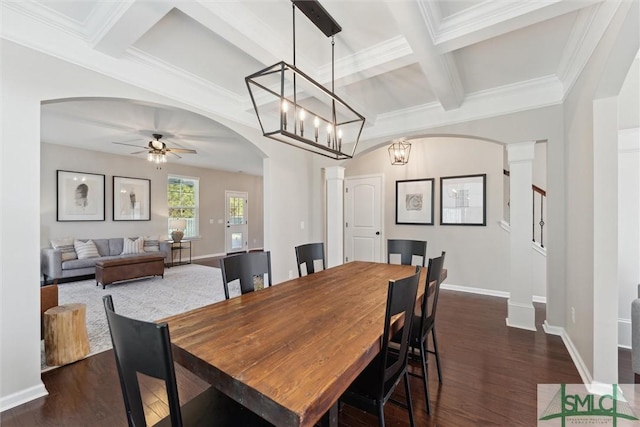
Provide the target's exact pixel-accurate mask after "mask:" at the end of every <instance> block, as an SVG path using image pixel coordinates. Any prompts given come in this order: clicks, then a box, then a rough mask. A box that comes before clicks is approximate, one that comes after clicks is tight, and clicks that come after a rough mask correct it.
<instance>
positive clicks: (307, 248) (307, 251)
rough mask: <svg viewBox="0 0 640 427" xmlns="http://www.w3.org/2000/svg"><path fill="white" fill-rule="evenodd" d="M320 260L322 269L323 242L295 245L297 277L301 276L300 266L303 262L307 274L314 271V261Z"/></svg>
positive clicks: (323, 267) (323, 266)
mask: <svg viewBox="0 0 640 427" xmlns="http://www.w3.org/2000/svg"><path fill="white" fill-rule="evenodd" d="M316 260H320V261H322V269H323V270H324V269H325V268H326V267H325V261H324V243H307V244H305V245H300V246H296V261H297V265H298V277H302V269H301V268H300V266H301V265H302V264H305V266H306V268H307V274H313V273H315V266H314V261H316Z"/></svg>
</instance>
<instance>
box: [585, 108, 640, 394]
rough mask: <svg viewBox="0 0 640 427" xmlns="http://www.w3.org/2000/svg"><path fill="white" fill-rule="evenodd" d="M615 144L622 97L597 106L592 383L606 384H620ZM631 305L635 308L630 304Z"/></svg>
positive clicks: (595, 111)
mask: <svg viewBox="0 0 640 427" xmlns="http://www.w3.org/2000/svg"><path fill="white" fill-rule="evenodd" d="M617 141H618V97H617V96H613V97H609V98H602V99H596V100H594V101H593V382H594V383H603V384H616V382H617V381H618V316H619V311H618V293H619V290H618V288H617V286H616V285H617V284H618V218H619V217H618V197H619V196H618V150H617V147H618V145H617V144H616V142H617ZM620 197H622V198H625V195H624V194H620ZM627 203H628V202H627ZM585 268H587V267H586V266H585ZM627 303H628V304H631V302H630V301H628V302H627ZM580 322H584V320H582V319H581V318H580V316H578V318H577V319H576V326H577V325H578V324H579V323H580Z"/></svg>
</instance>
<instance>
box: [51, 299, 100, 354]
mask: <svg viewBox="0 0 640 427" xmlns="http://www.w3.org/2000/svg"><path fill="white" fill-rule="evenodd" d="M86 313H87V306H86V305H85V304H64V305H59V306H56V307H52V308H50V309H48V310H47V311H45V312H44V351H45V357H46V361H47V365H49V366H61V365H66V364H67V363H71V362H75V361H76V360H80V359H82V358H83V357H84V356H86V355H87V354H89V336H88V335H87V321H86Z"/></svg>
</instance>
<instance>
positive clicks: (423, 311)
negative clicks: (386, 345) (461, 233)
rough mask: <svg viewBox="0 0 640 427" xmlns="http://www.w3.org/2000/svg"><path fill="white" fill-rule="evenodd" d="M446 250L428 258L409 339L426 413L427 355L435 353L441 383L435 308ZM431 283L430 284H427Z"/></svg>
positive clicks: (398, 339) (397, 339)
mask: <svg viewBox="0 0 640 427" xmlns="http://www.w3.org/2000/svg"><path fill="white" fill-rule="evenodd" d="M445 254H446V252H444V251H443V252H442V255H440V256H439V257H436V258H430V259H429V264H428V269H427V279H426V280H425V292H424V298H423V299H422V304H421V307H420V311H419V312H416V313H414V319H413V324H414V328H413V330H412V332H411V337H410V339H409V343H410V346H411V348H412V355H413V354H414V353H415V349H418V351H419V353H420V363H421V368H422V375H421V377H422V383H423V385H424V396H425V400H426V404H427V413H428V414H430V413H431V400H430V398H429V375H428V370H427V366H428V363H427V362H428V355H429V353H431V354H433V355H435V358H436V366H437V368H438V381H439V382H440V383H442V371H441V369H440V355H439V354H438V342H437V340H436V329H435V328H436V308H437V306H438V296H439V294H440V283H441V282H442V268H443V266H444V257H445ZM430 283H433V285H432V286H429V284H430ZM429 335H431V339H432V340H433V350H429V345H428V343H427V338H428V337H429ZM401 340H402V337H401V336H400V335H399V334H396V336H394V337H393V339H392V341H393V342H396V343H400V342H401ZM409 375H413V376H416V377H419V376H420V375H417V374H414V373H412V372H410V373H409Z"/></svg>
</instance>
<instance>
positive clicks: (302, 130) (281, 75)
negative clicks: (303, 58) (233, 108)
mask: <svg viewBox="0 0 640 427" xmlns="http://www.w3.org/2000/svg"><path fill="white" fill-rule="evenodd" d="M291 3H292V8H293V65H291V64H288V63H287V62H285V61H280V62H278V63H276V64H274V65H272V66H270V67H267V68H265V69H263V70H260V71H258V72H256V73H253V74H251V75H250V76H247V77H245V82H246V84H247V88H248V90H249V95H250V96H251V102H252V103H253V108H254V109H255V112H256V115H257V116H258V122H259V123H260V128H261V129H262V134H263V135H264V136H266V137H268V138H271V139H275V140H277V141H280V142H284V143H285V144H289V145H292V146H295V147H298V148H302V149H304V150H307V151H311V152H313V153H316V154H320V155H323V156H325V157H329V158H332V159H336V160H343V159H350V158H352V157H353V155H354V154H355V150H356V146H357V145H358V141H359V139H360V135H361V134H362V129H363V128H364V122H365V118H364V116H362V115H361V114H359V113H358V112H357V111H355V110H354V109H353V108H351V107H350V106H349V105H348V104H347V103H346V102H344V101H343V100H342V99H341V98H340V97H339V96H337V95H336V94H335V93H334V46H335V44H334V41H333V36H334V35H335V34H336V33H338V32H340V31H341V30H342V28H341V27H340V25H338V23H337V22H336V21H335V20H334V19H333V18H332V17H331V16H330V15H329V14H328V12H327V11H326V10H325V9H324V8H323V7H322V6H321V5H320V3H319V2H318V1H317V0H292V2H291ZM296 7H297V8H298V9H299V10H300V11H302V12H303V13H304V14H305V15H306V16H307V17H308V18H309V19H310V20H311V21H312V22H313V23H314V24H315V25H316V27H318V29H320V31H322V32H323V33H324V34H325V35H326V36H327V37H331V39H332V40H331V90H329V89H327V88H325V87H324V86H323V85H321V84H320V83H318V82H317V81H315V80H314V79H312V78H311V77H310V76H309V75H307V74H305V73H304V72H302V71H301V70H300V69H298V68H297V67H296V55H295V49H296V47H295V46H296V43H295V9H296Z"/></svg>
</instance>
